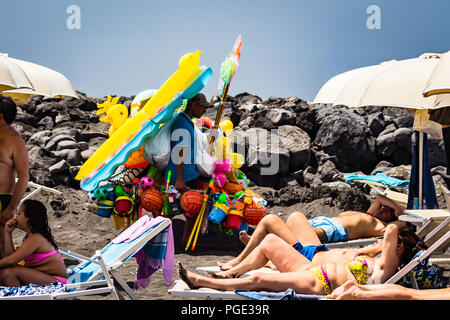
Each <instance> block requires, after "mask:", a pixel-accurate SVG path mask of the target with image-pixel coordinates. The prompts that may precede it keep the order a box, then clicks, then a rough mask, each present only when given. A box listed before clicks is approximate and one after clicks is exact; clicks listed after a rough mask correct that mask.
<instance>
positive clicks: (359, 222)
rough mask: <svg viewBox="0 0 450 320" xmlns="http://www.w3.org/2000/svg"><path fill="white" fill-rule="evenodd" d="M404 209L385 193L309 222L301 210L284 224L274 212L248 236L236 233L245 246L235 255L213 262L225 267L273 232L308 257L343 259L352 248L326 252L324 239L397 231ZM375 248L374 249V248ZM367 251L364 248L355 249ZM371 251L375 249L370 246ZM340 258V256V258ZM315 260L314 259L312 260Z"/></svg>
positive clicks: (340, 239)
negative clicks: (365, 205)
mask: <svg viewBox="0 0 450 320" xmlns="http://www.w3.org/2000/svg"><path fill="white" fill-rule="evenodd" d="M403 211H404V209H403V208H401V207H400V206H398V205H397V204H396V203H394V202H393V201H391V200H389V199H388V198H386V197H385V196H379V197H378V198H377V199H376V200H375V201H374V202H373V203H372V205H371V206H370V208H369V209H368V210H367V213H365V212H358V211H345V212H342V213H341V214H339V215H338V216H336V217H332V218H327V217H316V218H314V219H312V220H310V221H308V219H307V218H306V216H305V215H304V214H302V213H301V212H295V213H292V214H291V215H290V216H289V217H288V219H287V221H286V223H284V222H283V220H282V219H281V218H280V217H278V216H277V215H273V214H270V215H267V216H265V217H264V218H263V219H262V220H261V221H260V222H259V224H258V226H257V227H256V229H255V231H254V232H253V234H252V236H251V237H250V236H248V235H247V233H245V232H242V233H241V234H240V235H239V236H240V239H241V241H242V242H243V243H244V244H246V247H245V248H244V250H243V251H242V252H241V254H240V255H239V256H237V257H236V258H234V259H232V260H230V261H228V262H226V263H221V262H218V263H217V264H218V265H219V266H220V268H221V269H222V270H229V269H231V268H233V267H234V266H236V265H237V264H239V263H240V262H242V260H244V258H245V257H247V256H248V255H249V254H250V253H251V252H252V251H253V250H254V249H255V248H256V247H257V246H258V245H259V244H260V243H261V241H263V240H264V238H265V237H266V236H267V235H269V234H274V235H276V236H278V237H279V238H281V239H283V240H284V241H285V242H287V243H288V244H289V245H291V246H293V247H294V248H295V249H296V250H297V251H299V252H300V253H301V254H303V255H304V256H305V257H306V258H307V259H308V260H311V261H312V260H313V258H315V260H320V261H317V262H321V261H322V258H325V259H326V260H329V259H335V258H337V259H338V260H341V259H347V257H348V254H350V255H353V254H354V253H355V252H354V250H348V249H342V250H336V249H335V250H332V252H331V251H329V252H327V251H328V248H327V247H326V246H325V245H323V244H322V243H324V242H337V241H347V240H353V239H360V238H368V237H378V236H382V235H383V234H384V231H385V229H386V226H387V225H389V224H395V225H397V227H398V228H399V229H400V230H401V229H403V228H404V227H405V223H404V222H402V221H399V220H398V216H400V215H401V214H403ZM374 249H375V250H374ZM359 250H364V251H365V250H368V249H364V248H363V249H359ZM369 250H370V251H372V250H374V251H373V252H374V253H375V252H376V251H377V250H378V248H375V247H371V248H370V249H369ZM343 257H344V258H343ZM314 262H316V261H314Z"/></svg>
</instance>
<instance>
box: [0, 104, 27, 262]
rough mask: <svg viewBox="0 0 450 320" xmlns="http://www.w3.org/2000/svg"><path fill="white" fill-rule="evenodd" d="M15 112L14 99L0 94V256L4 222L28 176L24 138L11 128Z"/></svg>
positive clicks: (16, 202) (15, 207) (3, 242)
mask: <svg viewBox="0 0 450 320" xmlns="http://www.w3.org/2000/svg"><path fill="white" fill-rule="evenodd" d="M16 114H17V107H16V104H15V103H14V101H13V100H12V99H11V98H10V97H4V96H2V95H0V257H3V256H4V244H5V241H4V240H5V239H4V236H5V231H4V230H5V223H6V221H8V220H9V219H11V218H12V217H13V216H14V215H15V213H16V209H17V207H18V205H19V203H20V200H21V199H22V197H23V195H24V193H25V191H26V189H27V186H28V181H29V178H30V177H29V172H28V151H27V148H26V146H25V142H24V141H23V139H22V138H21V137H20V135H19V134H18V133H17V132H16V131H15V130H14V129H13V128H11V123H12V122H13V121H14V119H15V117H16ZM16 173H17V183H16Z"/></svg>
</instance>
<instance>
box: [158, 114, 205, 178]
mask: <svg viewBox="0 0 450 320" xmlns="http://www.w3.org/2000/svg"><path fill="white" fill-rule="evenodd" d="M194 132H195V131H194V123H193V122H192V120H191V119H190V118H189V116H188V115H187V114H186V113H185V112H181V113H180V114H179V116H178V118H177V119H176V121H175V122H174V124H173V126H172V133H171V141H170V149H171V156H170V160H169V164H168V165H167V168H166V171H165V176H166V177H167V173H168V171H169V170H170V171H171V179H170V181H171V183H173V184H174V183H175V182H176V181H177V167H176V166H177V163H180V160H179V159H178V158H179V157H178V154H179V152H180V148H185V151H184V152H185V156H184V167H183V181H184V182H185V183H186V182H188V181H191V180H194V179H197V178H198V177H199V175H200V172H199V171H198V170H197V166H196V164H195V161H194V160H195V156H194V154H195V142H194V141H195V133H194Z"/></svg>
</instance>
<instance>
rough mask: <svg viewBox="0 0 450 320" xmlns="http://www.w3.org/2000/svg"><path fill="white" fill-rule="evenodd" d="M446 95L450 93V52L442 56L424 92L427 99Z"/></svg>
mask: <svg viewBox="0 0 450 320" xmlns="http://www.w3.org/2000/svg"><path fill="white" fill-rule="evenodd" d="M445 93H447V94H448V93H450V51H448V52H447V53H444V54H442V55H440V59H439V61H438V63H437V64H436V66H435V68H434V69H433V72H432V73H431V75H430V77H429V79H428V81H427V83H426V86H425V88H424V91H423V95H424V96H425V97H429V96H431V95H436V94H438V95H440V94H445ZM441 103H442V101H441ZM447 106H448V104H447Z"/></svg>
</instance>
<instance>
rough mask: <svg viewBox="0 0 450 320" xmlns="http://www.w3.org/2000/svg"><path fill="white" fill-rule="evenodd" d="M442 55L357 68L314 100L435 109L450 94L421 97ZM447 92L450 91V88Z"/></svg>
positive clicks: (329, 83)
mask: <svg viewBox="0 0 450 320" xmlns="http://www.w3.org/2000/svg"><path fill="white" fill-rule="evenodd" d="M442 56H443V54H436V53H425V54H422V55H421V56H420V57H417V58H412V59H406V60H400V61H397V60H391V61H386V62H383V63H381V64H379V65H373V66H368V67H364V68H359V69H355V70H351V71H347V72H345V73H342V74H339V75H337V76H335V77H333V78H331V79H330V80H328V81H327V82H326V83H325V84H324V85H323V86H322V88H321V89H320V90H319V92H318V94H317V95H316V97H315V98H314V101H313V103H327V104H329V103H331V104H333V105H345V106H348V107H349V108H356V107H364V106H381V107H399V108H406V109H412V110H426V109H437V108H442V107H445V106H448V105H449V102H450V94H449V93H443V94H440V95H433V96H424V89H425V87H426V85H427V83H428V82H429V80H430V79H431V76H432V74H433V73H437V71H436V70H437V69H436V67H437V65H438V64H439V63H440V61H441V60H442V59H441V57H442ZM449 92H450V91H449ZM419 154H420V155H419V170H420V173H419V180H420V181H419V204H420V205H421V204H422V194H423V190H422V184H423V183H422V173H423V133H422V132H420V141H419Z"/></svg>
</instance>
